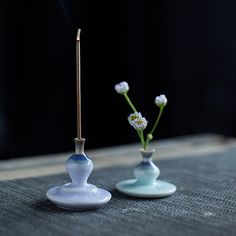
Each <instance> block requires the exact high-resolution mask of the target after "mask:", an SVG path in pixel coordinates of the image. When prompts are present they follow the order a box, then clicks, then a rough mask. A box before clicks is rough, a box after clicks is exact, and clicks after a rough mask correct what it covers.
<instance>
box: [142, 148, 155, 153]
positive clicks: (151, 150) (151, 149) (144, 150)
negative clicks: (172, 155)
mask: <svg viewBox="0 0 236 236" xmlns="http://www.w3.org/2000/svg"><path fill="white" fill-rule="evenodd" d="M155 151H156V149H155V148H147V149H143V148H141V149H140V152H143V153H153V152H155Z"/></svg>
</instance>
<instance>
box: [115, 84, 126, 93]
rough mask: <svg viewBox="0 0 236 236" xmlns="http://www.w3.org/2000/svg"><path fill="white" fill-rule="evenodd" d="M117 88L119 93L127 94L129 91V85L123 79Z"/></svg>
mask: <svg viewBox="0 0 236 236" xmlns="http://www.w3.org/2000/svg"><path fill="white" fill-rule="evenodd" d="M115 90H116V92H117V93H119V94H123V95H124V94H125V93H127V92H128V91H129V85H128V83H127V82H125V81H123V82H120V83H119V84H116V85H115Z"/></svg>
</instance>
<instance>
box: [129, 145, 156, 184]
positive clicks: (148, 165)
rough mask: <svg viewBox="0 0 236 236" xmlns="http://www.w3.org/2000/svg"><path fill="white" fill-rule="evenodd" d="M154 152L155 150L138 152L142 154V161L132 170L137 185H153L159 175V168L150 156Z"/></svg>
mask: <svg viewBox="0 0 236 236" xmlns="http://www.w3.org/2000/svg"><path fill="white" fill-rule="evenodd" d="M155 151H156V150H155V149H148V150H143V149H141V151H140V152H141V154H142V157H143V160H142V161H141V163H140V164H139V165H138V166H136V167H135V168H134V176H135V177H136V179H137V182H138V184H141V185H142V184H143V185H150V184H155V181H156V179H157V178H158V176H159V175H160V170H159V168H158V167H157V166H156V165H155V164H154V163H153V161H152V154H153V153H154V152H155Z"/></svg>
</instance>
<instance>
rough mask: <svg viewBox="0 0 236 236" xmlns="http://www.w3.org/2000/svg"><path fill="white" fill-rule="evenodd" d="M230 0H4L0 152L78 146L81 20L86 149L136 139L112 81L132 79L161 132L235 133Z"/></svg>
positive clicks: (138, 99) (134, 93)
mask: <svg viewBox="0 0 236 236" xmlns="http://www.w3.org/2000/svg"><path fill="white" fill-rule="evenodd" d="M235 12H236V2H235V1H233V0H228V1H221V0H214V1H213V0H212V1H211V0H204V1H203V0H199V1H193V0H182V1H175V0H158V1H154V0H150V1H141V0H128V1H108V0H104V1H95V0H90V1H81V0H68V1H66V0H64V1H63V0H58V1H56V0H55V1H11V0H3V1H1V2H0V158H2V159H4V158H9V157H17V156H28V155H35V154H44V153H57V152H64V151H72V150H73V138H74V137H75V136H76V100H75V95H76V93H75V81H76V80H75V78H76V76H75V71H76V70H75V69H76V68H75V59H76V58H75V38H76V33H77V29H78V28H81V29H82V33H81V60H82V65H81V66H82V125H83V130H82V133H83V136H84V137H85V138H86V148H97V147H104V146H110V145H118V144H124V143H131V142H137V141H138V138H137V136H136V133H135V131H134V130H132V127H130V126H129V124H128V122H127V119H126V118H127V116H128V115H129V113H130V109H129V107H128V106H127V104H126V103H125V101H124V99H123V97H122V96H120V95H118V94H117V93H116V92H115V91H114V85H115V84H116V83H118V82H120V81H124V80H125V81H127V82H128V83H129V85H130V91H129V95H130V97H131V99H132V100H133V102H134V103H135V105H136V107H138V109H139V110H140V111H141V112H142V114H143V115H144V116H145V117H146V118H147V119H148V120H149V125H151V123H152V122H154V119H155V118H156V114H157V111H158V110H157V108H156V106H155V105H154V99H155V96H157V95H159V94H163V93H164V94H166V96H167V98H168V106H167V107H166V109H165V111H164V115H163V117H162V120H161V123H160V126H159V128H158V131H157V133H156V135H155V139H156V138H158V139H161V138H169V137H174V136H178V135H184V134H195V133H202V132H204V133H206V132H214V133H220V134H224V135H230V136H236V122H235V120H236V109H235V106H236V99H235V98H236V94H235V93H236V92H235V88H236V69H235V65H236V64H235V62H236V27H235V25H236V14H235Z"/></svg>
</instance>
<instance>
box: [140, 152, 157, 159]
mask: <svg viewBox="0 0 236 236" xmlns="http://www.w3.org/2000/svg"><path fill="white" fill-rule="evenodd" d="M155 151H156V149H146V150H144V149H141V150H140V152H141V154H142V157H143V160H144V161H151V160H152V155H153V153H154V152H155Z"/></svg>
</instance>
